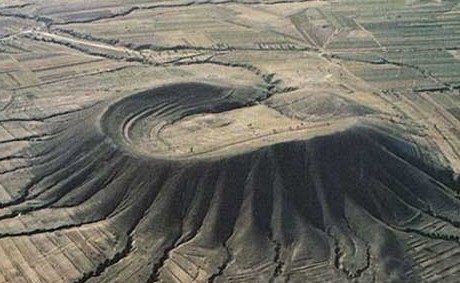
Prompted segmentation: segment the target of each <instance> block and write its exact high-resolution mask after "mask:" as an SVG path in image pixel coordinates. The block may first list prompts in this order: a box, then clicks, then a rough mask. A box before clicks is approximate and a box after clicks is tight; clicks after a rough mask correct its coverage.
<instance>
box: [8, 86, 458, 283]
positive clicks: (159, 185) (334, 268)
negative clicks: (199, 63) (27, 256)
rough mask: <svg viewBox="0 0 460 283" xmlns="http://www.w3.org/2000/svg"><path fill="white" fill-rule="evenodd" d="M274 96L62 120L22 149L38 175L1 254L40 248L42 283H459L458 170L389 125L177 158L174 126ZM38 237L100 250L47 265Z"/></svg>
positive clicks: (133, 103)
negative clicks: (168, 133) (171, 135)
mask: <svg viewBox="0 0 460 283" xmlns="http://www.w3.org/2000/svg"><path fill="white" fill-rule="evenodd" d="M268 96H269V95H268V94H267V92H266V91H265V90H264V89H260V88H257V87H248V86H244V87H242V86H234V85H232V86H221V85H211V84H202V83H181V84H171V85H166V86H161V87H158V88H154V89H151V90H147V91H144V92H140V93H137V94H133V95H128V96H125V97H123V98H121V99H118V100H116V101H110V102H108V103H101V104H98V105H95V106H93V107H91V108H88V109H86V110H82V111H79V112H76V113H72V114H69V115H68V116H67V117H66V118H65V119H62V118H61V119H57V120H56V121H54V122H53V128H52V130H49V132H50V135H49V136H47V137H44V138H42V139H40V140H37V141H35V142H34V143H33V144H32V145H31V146H30V147H28V148H27V152H28V156H29V158H30V164H29V166H30V170H31V172H32V173H33V178H32V179H31V180H30V182H29V183H28V184H27V185H26V186H24V187H22V188H19V189H18V190H17V193H16V195H15V196H13V197H12V198H11V199H10V200H9V201H5V202H3V203H2V204H1V207H2V209H1V210H0V213H1V214H0V218H1V221H0V236H1V239H0V241H13V240H12V239H15V240H18V241H20V242H15V243H14V244H13V246H11V245H10V247H11V249H15V248H14V247H16V249H19V250H23V249H26V248H29V249H30V250H33V249H39V250H40V251H39V252H36V253H32V254H31V257H32V260H33V261H37V263H36V264H37V265H39V264H40V263H42V264H44V265H43V267H42V268H36V269H30V270H29V272H31V273H30V274H32V275H30V276H36V278H38V279H37V281H45V282H47V281H48V282H51V280H52V279H53V276H56V275H55V272H57V271H61V272H62V274H61V275H60V276H61V278H60V279H59V280H62V281H73V282H441V281H439V280H442V282H456V280H457V278H458V277H457V275H456V274H457V273H458V269H459V268H460V267H459V265H458V263H459V261H460V259H459V258H458V256H457V257H456V256H455V255H457V254H458V253H459V252H460V246H459V244H458V241H459V235H460V229H459V225H460V216H459V215H458V211H459V209H460V201H459V200H458V199H457V198H456V197H455V195H456V192H455V191H454V188H455V182H454V176H453V173H452V171H451V170H449V169H447V168H445V167H442V166H441V165H439V162H437V161H436V160H435V158H433V157H432V156H431V154H429V153H427V152H425V151H424V150H423V147H421V146H417V145H416V144H414V143H413V142H410V141H407V140H405V139H404V138H402V137H398V136H396V135H395V134H394V133H392V132H393V131H390V130H389V129H386V128H385V127H384V125H375V124H366V123H361V124H360V123H357V124H354V125H347V126H343V128H340V129H336V130H335V131H332V132H331V133H323V134H320V135H316V136H310V137H308V135H305V134H304V133H303V132H302V131H301V132H300V134H292V136H291V137H288V138H285V139H286V140H285V141H283V140H280V141H279V142H275V143H273V142H271V141H268V142H267V141H266V140H263V139H262V138H261V139H260V141H259V140H257V139H255V140H253V141H252V142H253V143H256V144H257V145H258V146H257V147H256V148H249V149H248V147H246V146H244V145H243V146H239V143H232V144H226V145H224V146H222V147H219V148H214V149H212V150H209V149H208V148H207V149H206V150H205V151H203V152H200V151H199V149H190V150H187V151H182V152H181V151H179V152H176V153H174V154H173V153H171V154H170V155H168V152H172V151H173V149H172V148H173V147H174V145H173V144H171V143H169V142H168V141H167V140H162V138H161V133H162V131H163V130H164V129H166V128H167V127H171V126H174V124H177V123H179V122H180V121H181V120H184V119H187V116H189V117H190V116H193V115H200V114H203V113H206V114H208V115H219V114H222V113H225V112H229V111H237V110H238V109H240V108H251V107H257V105H258V104H259V103H261V102H263V101H264V100H266V99H267V98H268ZM146 133H149V134H146ZM301 137H304V138H301ZM305 137H307V138H305ZM243 144H244V143H243ZM191 146H193V145H191ZM232 147H235V148H238V147H240V148H239V149H236V150H232V151H231V152H233V154H229V152H227V151H225V150H224V149H225V148H232ZM187 148H188V147H187ZM197 150H198V151H197ZM168 156H171V157H168ZM43 237H45V238H47V239H48V240H50V241H51V242H52V243H54V246H55V247H65V246H66V245H70V246H72V245H75V242H77V243H78V241H77V239H78V238H82V239H83V240H85V239H86V240H87V241H89V242H90V243H91V245H85V244H82V243H80V244H79V245H77V246H75V247H74V248H72V249H67V250H66V252H65V257H58V256H54V257H53V250H52V247H51V248H50V247H49V246H47V245H46V244H44V243H46V241H43ZM95 237H97V239H98V240H97V242H91V238H93V239H94V238H95ZM29 241H30V242H29ZM72 241H74V242H72ZM31 243H33V244H35V246H32V244H31ZM5 246H6V245H3V247H5ZM34 247H36V248H34ZM44 251H47V252H46V253H44ZM10 252H11V253H12V252H13V251H10ZM40 252H41V254H45V256H44V258H45V259H48V260H47V261H43V256H42V259H40V257H38V258H34V254H40ZM80 253H85V254H87V255H88V254H89V256H87V257H88V258H91V254H92V253H93V254H96V255H95V256H93V257H92V261H91V262H87V261H86V262H85V261H83V260H82V259H81V257H79V254H80ZM69 259H70V264H71V265H72V266H74V267H76V269H77V270H78V271H74V270H72V268H71V267H69V266H66V262H65V261H66V260H67V261H68V260H69ZM59 261H61V262H59ZM67 264H68V262H67ZM2 276H4V278H5V281H9V282H15V281H14V280H17V279H20V278H21V277H20V276H17V277H14V275H8V273H4V275H2ZM5 276H11V277H10V278H8V277H5ZM441 277H442V278H441ZM29 278H33V277H29ZM17 282H26V281H17Z"/></svg>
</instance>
